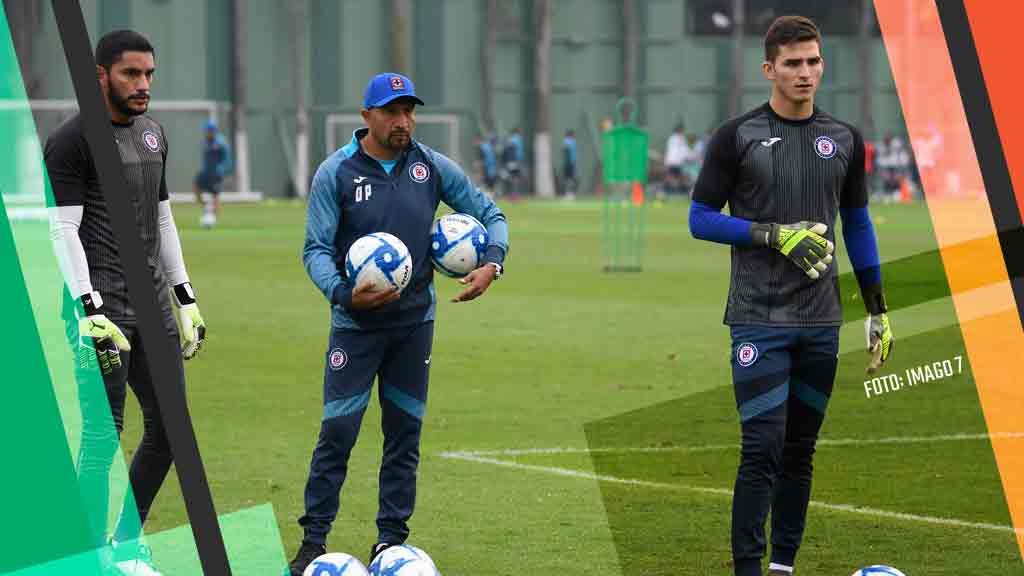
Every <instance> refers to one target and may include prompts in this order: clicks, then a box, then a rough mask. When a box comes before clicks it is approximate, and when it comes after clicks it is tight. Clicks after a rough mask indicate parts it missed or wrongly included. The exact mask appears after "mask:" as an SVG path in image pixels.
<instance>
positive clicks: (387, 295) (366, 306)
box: [351, 284, 402, 310]
mask: <svg viewBox="0 0 1024 576" xmlns="http://www.w3.org/2000/svg"><path fill="white" fill-rule="evenodd" d="M375 288H376V287H375V286H373V285H371V284H363V285H362V286H360V287H358V288H356V289H355V290H353V291H352V305H351V308H352V309H353V310H372V309H374V308H378V307H380V306H383V305H385V304H390V303H391V302H394V301H395V300H398V298H399V297H400V296H401V295H402V293H401V292H399V291H398V289H397V288H395V287H394V286H391V287H388V288H387V289H385V290H380V291H378V290H375Z"/></svg>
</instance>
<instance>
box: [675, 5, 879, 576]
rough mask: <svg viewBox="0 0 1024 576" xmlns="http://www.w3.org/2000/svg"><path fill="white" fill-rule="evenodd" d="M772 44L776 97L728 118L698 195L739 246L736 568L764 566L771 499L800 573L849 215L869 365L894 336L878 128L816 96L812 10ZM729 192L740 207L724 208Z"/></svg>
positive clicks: (775, 549) (702, 231)
mask: <svg viewBox="0 0 1024 576" xmlns="http://www.w3.org/2000/svg"><path fill="white" fill-rule="evenodd" d="M764 44H765V62H764V63H763V64H762V68H763V72H764V75H765V77H766V78H767V79H768V80H769V81H771V83H772V91H771V97H770V99H769V101H768V102H767V103H765V104H764V105H762V106H760V107H758V108H756V109H754V110H751V111H750V112H748V113H746V114H744V115H742V116H740V117H738V118H734V119H732V120H729V121H727V122H726V123H725V124H723V125H722V126H720V127H719V128H718V130H717V131H716V133H715V134H714V136H713V137H712V139H711V143H710V144H709V147H708V152H707V157H706V160H705V163H704V166H703V168H702V169H701V173H700V176H699V178H698V179H697V183H696V186H695V187H694V191H693V204H692V205H691V207H690V230H691V232H692V233H693V235H694V237H696V238H699V239H702V240H709V241H712V242H720V243H724V244H729V245H731V246H732V268H731V275H730V286H729V295H728V301H727V304H726V311H725V323H726V324H727V325H728V326H729V329H730V332H731V336H732V356H731V363H732V373H733V386H734V391H735V395H736V406H737V410H738V412H739V417H740V427H741V431H742V448H741V458H740V465H739V471H738V473H737V475H736V485H735V491H734V494H733V505H732V554H733V563H734V569H735V574H736V576H760V575H761V574H762V566H761V563H762V559H763V557H764V556H765V552H766V547H767V546H766V542H765V523H766V521H767V518H768V514H769V512H771V523H772V530H771V540H772V542H771V544H772V546H771V558H770V563H769V565H768V570H769V573H770V574H773V575H790V574H792V573H793V565H794V561H795V559H796V554H797V550H798V549H799V547H800V542H801V540H802V537H803V532H804V525H805V519H806V516H807V505H808V502H809V500H810V494H811V475H812V457H813V454H814V448H815V443H816V441H817V437H818V431H819V430H820V429H821V424H822V421H823V420H824V417H825V409H826V407H827V405H828V400H829V397H830V395H831V393H832V386H833V382H834V380H835V376H836V366H837V363H838V353H839V328H840V326H841V324H842V311H841V307H840V295H839V280H838V274H837V272H836V267H835V266H834V265H833V264H834V262H833V256H832V253H833V249H834V244H833V240H834V237H835V236H834V229H835V222H836V217H837V216H840V217H841V218H842V220H843V239H844V241H845V245H846V247H847V251H848V252H849V255H850V261H851V263H852V264H853V269H854V272H855V273H856V276H857V280H858V282H859V284H860V290H861V294H862V296H863V297H864V302H865V304H866V307H867V312H868V320H867V332H868V348H869V352H871V361H870V364H869V367H868V369H869V371H873V370H875V369H877V368H878V366H879V365H881V363H882V362H885V360H886V359H887V358H888V357H889V355H890V353H891V352H892V349H893V336H892V330H891V328H890V325H889V319H888V317H887V315H886V304H885V296H884V295H883V292H882V277H881V267H880V260H879V256H878V246H877V243H876V239H875V233H874V228H873V226H872V224H871V218H870V216H869V214H868V208H867V200H868V198H867V189H866V185H865V177H864V141H863V138H862V137H861V134H860V132H858V131H857V129H856V128H854V127H853V126H851V125H849V124H847V123H845V122H842V121H840V120H837V119H835V118H833V117H832V116H830V115H829V114H827V113H826V112H824V111H822V110H821V109H819V108H818V107H816V106H815V105H814V94H815V91H816V90H817V88H818V85H819V82H820V81H821V76H822V73H823V71H824V60H823V59H822V56H821V36H820V34H819V32H818V29H817V27H816V26H815V25H814V23H813V22H811V21H810V20H808V19H807V18H804V17H801V16H783V17H780V18H778V19H776V20H775V21H774V22H773V23H772V25H771V27H770V29H769V30H768V33H767V35H766V36H765V40H764ZM726 204H728V205H729V213H730V214H729V215H725V214H722V213H721V210H722V208H723V207H724V206H725V205H726Z"/></svg>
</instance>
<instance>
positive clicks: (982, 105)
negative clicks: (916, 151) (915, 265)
mask: <svg viewBox="0 0 1024 576" xmlns="http://www.w3.org/2000/svg"><path fill="white" fill-rule="evenodd" d="M936 6H937V8H938V11H939V20H941V21H942V30H943V32H944V33H945V35H946V44H947V46H948V47H949V59H950V61H951V62H952V63H953V73H954V74H955V75H956V82H957V84H958V85H959V87H960V98H961V100H962V101H963V104H964V113H965V114H966V115H967V125H968V126H969V127H970V131H971V140H972V141H973V142H974V152H975V154H976V155H977V156H978V166H979V167H980V168H981V177H982V179H983V180H984V182H985V194H987V195H988V202H989V206H991V208H992V218H993V219H994V221H995V224H996V231H997V233H998V235H999V246H1000V248H1001V249H1002V252H1003V261H1004V262H1005V263H1006V271H1007V273H1008V274H1009V277H1010V285H1011V286H1012V288H1013V296H1014V299H1015V300H1016V302H1017V313H1018V314H1019V315H1020V317H1021V322H1022V323H1024V307H1022V306H1021V304H1022V303H1024V258H1022V255H1024V228H1022V227H1021V217H1020V212H1019V211H1018V209H1017V199H1016V196H1015V195H1014V193H1013V182H1012V181H1011V180H1010V170H1009V168H1008V167H1007V165H1006V157H1005V156H1004V155H1003V145H1002V142H1001V141H1000V140H999V131H998V130H997V129H996V119H995V116H994V115H993V113H992V103H991V101H990V100H989V97H988V89H987V88H986V87H985V78H984V76H982V73H981V62H980V61H979V60H978V51H977V48H976V47H975V45H974V37H973V36H972V35H971V27H970V23H969V22H968V21H967V9H966V8H965V7H964V3H963V1H962V0H942V1H941V2H936Z"/></svg>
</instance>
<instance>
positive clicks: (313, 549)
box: [288, 540, 327, 576]
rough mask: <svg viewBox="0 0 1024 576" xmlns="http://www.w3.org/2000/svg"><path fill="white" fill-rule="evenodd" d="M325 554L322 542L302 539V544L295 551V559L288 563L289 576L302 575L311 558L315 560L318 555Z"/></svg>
mask: <svg viewBox="0 0 1024 576" xmlns="http://www.w3.org/2000/svg"><path fill="white" fill-rule="evenodd" d="M324 554H327V547H326V546H324V545H323V544H313V543H312V542H306V541H305V540H303V541H302V546H299V551H298V552H296V553H295V559H294V560H292V563H291V564H289V565H288V568H289V569H290V570H291V576H302V573H303V572H305V571H306V567H307V566H309V565H310V564H311V563H312V562H313V560H316V559H317V558H319V557H320V556H323V555H324Z"/></svg>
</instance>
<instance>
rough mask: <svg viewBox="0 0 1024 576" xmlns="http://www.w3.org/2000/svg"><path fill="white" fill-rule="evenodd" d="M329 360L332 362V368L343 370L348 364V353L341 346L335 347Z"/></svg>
mask: <svg viewBox="0 0 1024 576" xmlns="http://www.w3.org/2000/svg"><path fill="white" fill-rule="evenodd" d="M328 361H329V362H330V364H331V370H334V371H338V370H341V369H342V368H344V367H345V365H346V364H348V354H346V353H345V351H344V350H342V349H341V348H334V349H332V350H331V354H330V356H329V357H328Z"/></svg>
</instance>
